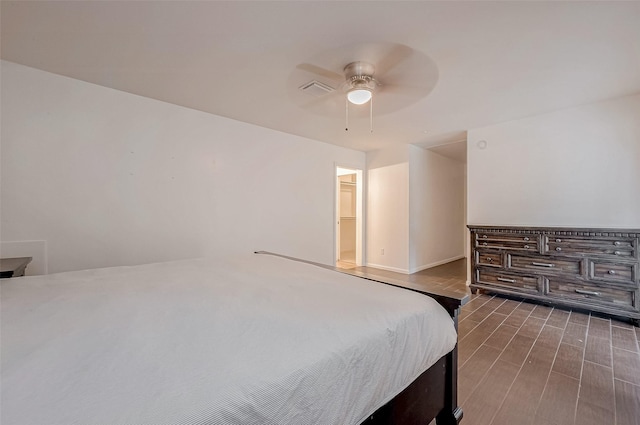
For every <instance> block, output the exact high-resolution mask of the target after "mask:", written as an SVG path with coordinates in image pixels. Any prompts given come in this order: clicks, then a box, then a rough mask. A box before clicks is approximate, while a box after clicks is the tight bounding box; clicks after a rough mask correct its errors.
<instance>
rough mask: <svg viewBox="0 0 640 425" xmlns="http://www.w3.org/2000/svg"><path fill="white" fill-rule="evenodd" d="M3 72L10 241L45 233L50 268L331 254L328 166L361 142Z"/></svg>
mask: <svg viewBox="0 0 640 425" xmlns="http://www.w3.org/2000/svg"><path fill="white" fill-rule="evenodd" d="M1 71H2V87H1V89H2V105H1V106H2V129H1V135H2V145H1V154H2V158H1V161H2V162H1V177H2V181H1V190H2V192H1V210H0V213H1V223H0V225H1V227H0V230H1V235H0V238H1V240H2V242H3V244H2V247H5V246H10V245H11V242H19V241H46V250H47V252H46V255H44V258H46V260H47V262H48V264H47V266H48V271H49V272H59V271H66V270H77V269H84V268H93V267H103V266H113V265H127V264H140V263H146V262H154V261H164V260H171V259H179V258H188V257H195V256H203V255H208V254H212V253H215V252H218V251H245V252H250V251H253V250H259V249H263V250H272V251H277V252H280V253H284V254H289V255H295V256H299V257H304V258H306V259H309V260H313V261H318V262H323V263H327V264H333V251H334V248H333V246H334V224H333V221H334V208H335V198H334V197H335V193H334V190H335V176H334V173H335V168H334V167H335V165H334V164H335V163H349V164H355V165H359V166H360V167H362V168H364V165H365V154H364V153H362V152H358V151H354V150H349V149H344V148H340V147H337V146H333V145H329V144H325V143H320V142H316V141H312V140H309V139H304V138H301V137H297V136H293V135H289V134H284V133H280V132H277V131H273V130H269V129H265V128H261V127H257V126H253V125H250V124H246V123H241V122H238V121H234V120H230V119H227V118H223V117H219V116H215V115H211V114H207V113H203V112H199V111H195V110H191V109H187V108H183V107H180V106H176V105H172V104H167V103H163V102H159V101H156V100H152V99H148V98H143V97H140V96H135V95H131V94H127V93H124V92H120V91H116V90H112V89H108V88H104V87H100V86H96V85H93V84H88V83H85V82H82V81H78V80H73V79H70V78H66V77H61V76H58V75H54V74H50V73H46V72H43V71H39V70H36V69H32V68H28V67H24V66H21V65H17V64H13V63H10V62H5V61H3V62H2V70H1ZM292 176H295V178H292ZM40 257H42V255H40ZM45 270H46V267H45ZM32 273H33V271H32Z"/></svg>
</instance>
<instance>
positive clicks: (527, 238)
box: [468, 225, 640, 326]
mask: <svg viewBox="0 0 640 425" xmlns="http://www.w3.org/2000/svg"><path fill="white" fill-rule="evenodd" d="M468 227H469V230H470V231H471V267H472V275H471V290H472V291H474V292H475V291H476V290H477V289H483V290H486V291H490V292H494V293H498V294H505V295H513V296H518V297H521V298H525V299H531V300H537V301H543V302H545V303H548V304H553V305H561V306H566V307H571V308H581V309H586V310H590V311H595V312H600V313H605V314H609V315H613V316H617V317H624V318H627V319H632V321H633V322H634V324H635V325H636V326H637V325H638V324H639V321H640V302H639V297H640V284H639V279H638V269H639V267H640V245H639V244H640V230H638V229H636V230H623V229H588V228H560V227H507V226H471V225H470V226H468Z"/></svg>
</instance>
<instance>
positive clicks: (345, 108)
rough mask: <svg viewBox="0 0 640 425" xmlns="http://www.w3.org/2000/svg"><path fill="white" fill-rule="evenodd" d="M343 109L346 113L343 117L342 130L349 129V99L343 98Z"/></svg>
mask: <svg viewBox="0 0 640 425" xmlns="http://www.w3.org/2000/svg"><path fill="white" fill-rule="evenodd" d="M344 110H345V113H346V118H345V122H346V124H345V127H344V131H349V99H345V105H344Z"/></svg>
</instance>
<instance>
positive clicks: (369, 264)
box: [367, 263, 409, 274]
mask: <svg viewBox="0 0 640 425" xmlns="http://www.w3.org/2000/svg"><path fill="white" fill-rule="evenodd" d="M367 267H373V268H376V269H382V270H387V271H390V272H396V273H402V274H409V270H407V269H399V268H397V267H389V266H383V265H381V264H373V263H367Z"/></svg>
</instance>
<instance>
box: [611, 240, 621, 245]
mask: <svg viewBox="0 0 640 425" xmlns="http://www.w3.org/2000/svg"><path fill="white" fill-rule="evenodd" d="M613 244H614V245H615V246H620V245H622V244H621V243H620V242H618V241H615V242H614V243H613Z"/></svg>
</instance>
